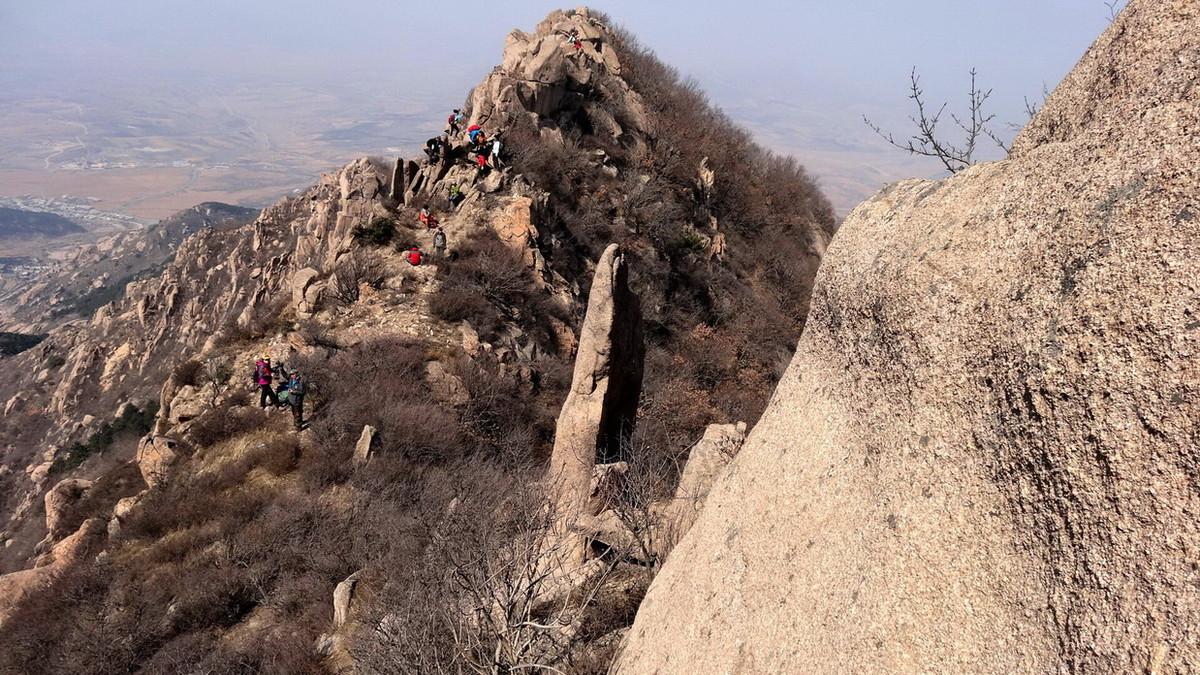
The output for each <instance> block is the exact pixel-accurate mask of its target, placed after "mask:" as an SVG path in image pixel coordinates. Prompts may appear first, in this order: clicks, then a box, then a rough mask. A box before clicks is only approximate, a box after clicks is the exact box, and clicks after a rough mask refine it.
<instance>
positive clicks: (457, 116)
mask: <svg viewBox="0 0 1200 675" xmlns="http://www.w3.org/2000/svg"><path fill="white" fill-rule="evenodd" d="M465 117H466V116H465V115H463V113H462V111H461V110H459V109H458V108H455V109H454V112H452V113H450V117H448V118H446V124H447V125H448V126H449V128H450V135H451V136H456V135H458V128H459V125H461V124H462V123H463V119H465Z"/></svg>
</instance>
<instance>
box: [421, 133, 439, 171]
mask: <svg viewBox="0 0 1200 675" xmlns="http://www.w3.org/2000/svg"><path fill="white" fill-rule="evenodd" d="M425 154H426V155H427V156H428V157H429V163H430V164H437V163H438V161H439V160H440V159H441V158H442V139H441V138H440V137H438V136H434V137H433V138H431V139H429V140H427V141H425Z"/></svg>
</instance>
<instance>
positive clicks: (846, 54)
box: [0, 0, 1108, 214]
mask: <svg viewBox="0 0 1200 675" xmlns="http://www.w3.org/2000/svg"><path fill="white" fill-rule="evenodd" d="M902 4H903V5H906V6H901V5H902ZM914 4H917V3H894V2H883V1H882V0H872V1H870V2H859V3H855V5H854V6H834V5H831V4H829V3H818V2H793V3H782V2H762V3H756V4H755V6H754V7H752V8H750V7H748V6H747V5H745V4H729V3H716V2H699V3H696V2H691V3H687V4H684V3H655V4H653V5H649V4H646V3H635V2H630V1H628V0H613V1H611V2H605V3H601V4H598V5H595V7H596V8H597V9H600V10H601V11H604V12H606V13H607V14H609V15H610V17H612V19H613V20H614V21H615V22H616V23H618V24H620V25H622V26H625V27H626V28H628V29H629V30H630V31H632V32H633V33H634V34H635V35H637V36H638V38H639V39H640V41H641V42H642V43H643V44H644V45H646V46H648V47H650V48H651V49H653V50H654V51H656V52H657V53H658V55H659V56H660V57H661V58H662V59H663V60H664V61H665V62H667V63H669V64H671V65H673V66H675V67H676V68H678V69H679V70H680V72H681V73H683V74H684V75H686V76H690V77H693V78H695V79H696V80H697V81H698V82H699V83H700V85H701V86H702V87H703V88H704V90H705V91H707V92H708V93H709V95H710V97H711V99H712V100H713V102H714V103H716V104H717V105H719V106H720V107H722V108H723V109H725V110H726V112H728V113H729V115H730V116H731V117H732V118H733V119H734V120H735V121H737V122H738V123H740V124H742V125H744V126H746V127H747V128H748V129H750V130H751V131H752V132H753V133H754V135H755V137H756V138H757V139H758V140H759V141H760V142H762V143H763V144H764V145H767V146H769V147H770V148H772V149H774V150H776V151H778V152H781V153H784V154H791V155H794V156H796V157H797V158H798V159H799V160H800V161H801V162H802V163H803V164H804V165H805V166H807V167H808V169H809V170H810V172H811V173H813V174H814V175H816V176H817V178H818V180H819V181H820V183H821V184H822V186H823V188H825V190H826V191H827V193H828V194H829V195H830V197H831V198H832V199H833V200H834V203H835V205H836V207H837V209H838V211H839V212H841V213H844V212H845V211H847V210H848V209H849V208H850V207H852V206H853V205H854V204H855V203H857V201H859V200H861V199H862V198H864V197H866V196H867V195H869V194H870V193H871V192H873V191H874V190H876V189H878V188H879V187H882V186H883V185H884V184H885V183H887V182H890V181H892V180H896V179H899V178H903V177H908V176H936V175H940V171H939V169H940V167H939V165H938V163H937V162H936V161H932V160H927V159H921V158H911V157H908V156H906V155H905V154H904V153H902V152H900V151H898V150H895V149H893V148H890V147H888V146H887V145H886V144H885V143H884V142H883V141H882V140H880V139H878V138H877V137H875V136H874V134H873V133H872V132H871V130H870V129H868V128H867V127H866V126H865V125H864V124H863V123H862V121H861V118H862V116H863V115H868V116H870V117H871V118H873V119H875V120H877V121H878V122H879V123H880V124H882V125H884V127H885V128H888V129H891V130H894V131H895V132H896V133H897V135H903V134H905V133H907V131H908V129H907V126H906V124H907V122H906V116H907V115H908V113H909V111H908V103H909V102H908V100H907V98H906V96H907V78H908V73H909V70H910V69H911V68H912V67H913V66H916V67H917V68H918V69H919V71H920V73H921V75H922V82H923V84H924V86H925V88H926V91H927V92H928V95H929V97H930V99H931V100H932V101H935V102H939V103H940V102H941V101H943V100H947V101H949V102H950V105H951V108H955V107H961V106H960V104H961V102H962V100H963V99H964V98H965V94H966V87H967V83H968V76H967V72H968V70H969V69H970V68H971V67H976V68H977V69H978V71H979V78H980V82H981V83H982V85H983V86H984V87H986V88H992V89H993V90H994V93H993V95H992V99H991V101H990V103H991V104H992V107H991V110H992V112H994V113H996V115H997V119H996V121H997V127H998V128H999V129H1000V130H1001V131H1003V132H1005V133H1006V134H1007V135H1009V136H1011V135H1012V133H1013V131H1012V130H1010V129H1009V128H1008V127H1006V126H1005V123H1012V124H1020V123H1023V121H1024V118H1025V114H1024V99H1025V98H1026V97H1028V98H1030V99H1032V100H1035V101H1040V99H1041V92H1042V88H1043V84H1044V85H1045V86H1046V87H1048V88H1051V89H1052V88H1053V87H1054V86H1055V85H1056V84H1057V82H1058V81H1059V79H1060V78H1061V77H1062V76H1063V75H1064V74H1065V73H1066V72H1067V71H1068V70H1069V69H1070V68H1071V66H1073V65H1074V63H1075V62H1076V61H1077V60H1078V58H1079V57H1080V56H1081V55H1082V54H1083V52H1084V51H1085V50H1086V48H1087V46H1088V45H1089V44H1090V43H1091V42H1092V40H1094V39H1095V37H1096V35H1098V34H1099V33H1100V32H1101V31H1102V30H1103V28H1104V27H1105V25H1106V24H1107V22H1108V16H1107V13H1108V9H1107V8H1106V7H1105V6H1104V3H1103V2H1101V1H1100V0H1095V1H1094V2H1093V1H1091V0H1074V1H1069V2H1068V1H1065V0H1053V1H1037V2H1035V1H1033V0H1022V1H1019V2H1010V3H995V4H987V5H983V4H979V5H976V4H975V3H961V2H950V1H949V0H928V1H924V2H921V3H919V6H916V7H914V6H913V5H914ZM557 6H558V5H556V4H554V3H547V2H531V1H527V0H521V1H518V2H511V3H506V4H505V5H503V6H494V5H490V4H485V3H482V2H478V1H474V0H473V1H470V2H465V3H460V4H459V5H456V11H455V13H454V14H453V15H446V14H445V12H444V10H441V9H439V8H437V7H431V6H428V5H426V4H424V3H407V2H405V3H388V2H383V1H382V0H369V1H360V2H354V3H350V4H348V5H345V6H340V7H337V8H336V9H334V8H332V7H331V6H329V5H328V4H325V3H316V2H309V1H302V2H289V3H283V2H279V1H278V0H267V1H264V2H258V3H254V4H253V5H247V4H245V3H235V2H232V1H230V0H216V1H214V2H208V3H203V5H201V4H199V3H175V2H167V3H161V2H150V1H149V0H129V1H127V2H122V3H120V4H119V5H117V4H106V5H103V6H100V5H95V4H93V3H87V2H84V1H82V0H68V1H66V2H61V3H57V4H55V5H52V6H51V5H24V4H18V3H11V2H6V3H3V4H0V25H2V26H4V27H5V28H6V29H7V30H6V31H5V33H6V38H5V40H4V41H3V42H2V43H0V63H3V64H4V65H3V66H0V85H3V90H4V93H0V128H2V129H4V130H5V132H6V133H7V135H8V136H10V138H14V139H16V140H14V142H16V141H19V140H21V139H26V138H28V139H29V140H28V141H27V145H28V146H29V148H30V149H29V157H27V158H25V160H22V159H21V157H20V155H21V153H20V152H15V151H13V150H12V149H9V148H6V149H5V150H6V151H5V152H3V153H0V196H13V194H26V193H33V191H36V190H37V189H39V187H40V189H41V190H42V191H43V192H44V193H45V194H57V193H58V192H59V191H62V190H64V189H67V188H69V187H70V186H71V184H72V181H68V180H64V177H63V176H62V175H61V171H59V172H58V173H57V174H56V173H55V172H56V167H55V166H54V161H52V160H51V159H50V157H47V158H46V161H45V169H44V173H39V169H38V167H37V166H36V164H37V163H38V161H40V160H38V157H40V156H41V155H48V156H53V157H56V158H58V157H61V154H60V153H62V152H69V151H76V152H77V151H80V150H81V149H83V148H84V146H86V145H87V144H88V143H93V142H94V141H95V140H96V139H97V137H98V136H97V134H101V133H105V131H104V129H108V128H111V126H109V127H102V128H100V129H92V130H87V131H88V132H89V133H92V134H93V135H92V136H90V137H86V138H83V139H82V140H80V139H79V138H77V137H75V134H76V132H75V131H72V130H71V127H70V126H69V125H75V126H84V125H82V124H80V122H81V121H83V122H84V123H86V122H87V120H86V119H83V116H85V114H100V113H103V114H104V115H107V116H108V117H110V118H113V119H119V118H120V116H121V115H122V114H124V113H125V111H128V110H130V109H135V110H140V112H142V113H144V115H143V116H149V117H154V118H161V119H165V120H167V121H170V122H172V123H174V122H176V121H177V117H179V116H185V117H186V116H188V110H190V109H191V108H194V107H195V108H198V107H201V106H203V105H205V101H206V100H208V99H209V98H214V97H215V98H216V99H219V106H220V107H223V108H224V110H225V111H226V112H227V113H228V117H229V118H230V119H235V118H236V124H235V125H232V127H237V128H251V129H252V130H253V133H254V134H257V135H259V136H261V146H262V147H261V148H260V149H258V150H257V151H258V152H260V153H261V157H260V158H261V160H262V161H263V162H264V163H268V162H272V161H275V160H276V159H277V157H276V156H275V155H279V156H286V157H290V158H291V159H292V160H293V161H291V163H290V164H287V168H286V169H280V168H279V167H278V166H272V167H271V169H270V171H271V173H270V175H271V177H272V178H273V180H264V181H263V183H262V185H261V189H259V190H257V191H254V190H243V191H240V192H239V191H234V192H233V194H234V196H236V197H237V198H238V199H240V200H242V201H243V202H247V203H249V202H251V201H262V200H269V198H270V195H272V194H274V192H272V191H273V190H274V191H275V192H277V191H278V190H279V189H280V186H282V185H285V184H290V181H294V180H298V179H299V178H300V177H301V176H303V175H305V173H306V172H308V171H310V170H312V169H311V167H316V166H318V165H321V164H322V163H329V165H330V166H333V165H336V164H337V163H338V162H339V158H340V160H344V161H348V160H349V159H351V158H352V157H353V156H354V155H355V154H361V153H362V152H378V153H381V154H382V153H385V152H388V151H389V150H390V151H396V150H398V149H401V148H411V147H412V145H413V144H414V142H416V140H415V139H419V138H420V137H422V136H423V135H425V134H428V133H431V132H433V131H436V129H437V127H438V126H439V124H440V121H441V120H442V119H443V114H442V113H443V111H444V110H445V109H447V108H449V107H453V106H456V105H458V104H459V103H461V102H462V101H463V99H464V97H465V96H466V95H467V93H468V92H469V90H470V88H471V87H473V86H474V85H475V84H476V83H478V82H479V81H480V80H481V79H482V78H483V77H484V75H486V73H487V72H488V71H489V70H490V69H491V68H492V67H493V66H494V65H495V64H496V63H498V62H499V60H500V56H501V52H502V50H503V46H504V38H505V36H506V35H507V34H508V32H509V31H510V30H512V29H514V28H518V29H523V30H530V29H532V28H533V26H534V25H535V24H536V23H537V22H538V21H539V20H540V19H541V18H542V17H543V16H544V15H545V14H546V13H547V12H548V11H550V10H552V9H554V8H555V7H557ZM468 25H469V26H471V27H470V28H466V27H465V26H468ZM440 36H447V37H446V38H442V37H440ZM272 92H275V93H272ZM143 98H144V99H145V101H147V103H145V104H144V105H141V104H139V101H140V100H142V99H143ZM318 99H320V100H318ZM42 100H45V101H51V100H52V101H53V105H50V104H46V106H45V110H44V111H35V112H34V113H31V112H30V111H29V109H28V108H29V106H30V104H31V102H32V101H42ZM193 100H194V101H196V103H192V102H191V101H193ZM162 101H168V102H170V101H179V102H181V103H182V102H184V101H187V103H186V106H185V107H184V109H183V110H171V109H170V108H169V106H168V107H166V108H163V110H166V112H163V111H160V110H158V109H157V108H156V106H159V105H161V102H162ZM273 104H275V105H273ZM213 105H214V106H215V105H217V104H216V103H214V104H213ZM71 106H74V108H77V111H74V112H69V113H64V112H63V111H64V110H68V111H70V110H72V108H71ZM105 107H107V108H109V110H100V109H101V108H105ZM18 112H19V115H20V116H18ZM76 114H77V115H79V116H80V119H75V118H74V117H72V116H73V115H76ZM63 115H66V117H63ZM223 115H225V113H221V114H216V113H213V114H212V115H210V116H209V117H205V116H204V115H197V116H196V119H195V120H191V122H192V128H190V129H189V130H188V135H189V138H193V139H200V138H202V137H205V136H206V135H208V136H218V137H219V136H220V135H221V134H222V133H223V129H224V128H223V126H222V125H225V124H230V122H229V121H228V120H225V119H223V118H222V116H223ZM55 124H58V125H60V126H58V127H56V126H54V125H55ZM366 124H369V125H371V127H370V133H366V132H364V133H361V134H359V135H358V136H357V137H355V138H354V139H353V140H350V139H349V137H350V134H348V133H346V134H342V133H341V130H345V129H348V128H352V129H360V128H362V127H363V125H366ZM39 125H41V128H32V129H29V131H30V132H32V133H29V134H26V132H25V131H21V130H24V129H27V128H28V127H31V126H32V127H38V126H39ZM232 127H231V128H232ZM256 127H257V128H256ZM85 130H86V129H85ZM173 133H174V132H173ZM293 133H294V135H295V136H296V139H301V140H303V141H304V142H305V143H307V142H308V140H309V139H312V138H319V139H321V140H322V141H326V142H327V143H326V144H325V145H323V146H321V147H320V148H319V149H311V148H308V147H307V146H306V147H305V151H304V152H303V153H300V152H298V151H297V150H295V148H294V147H293V145H292V144H291V143H292V142H293V141H290V140H289V136H290V135H292V134H293ZM356 133H357V132H356ZM339 134H341V135H339ZM72 138H74V141H71V140H70V139H72ZM105 140H107V138H105ZM198 142H199V141H197V143H198ZM295 142H296V143H299V142H300V140H296V141H295ZM183 145H185V146H186V144H183ZM376 146H383V147H376ZM64 148H65V150H64ZM239 150H240V152H241V153H242V154H241V156H242V158H243V160H244V159H246V158H254V157H256V155H255V154H254V153H255V151H256V149H255V148H254V147H240V148H239ZM159 151H160V152H161V153H165V154H163V157H170V158H174V159H175V160H176V161H175V163H176V164H180V165H182V164H183V163H190V164H189V165H190V166H192V167H200V169H204V168H205V165H206V163H208V164H219V163H220V162H219V160H217V159H213V158H212V157H210V156H208V155H203V153H199V152H197V151H194V150H188V149H187V148H186V147H185V148H184V149H181V148H179V147H174V146H172V147H170V148H167V147H164V148H160V149H159ZM342 152H344V153H345V155H344V156H342V155H341V153H342ZM172 153H174V154H172ZM273 153H274V154H273ZM301 154H303V155H304V157H303V161H301V160H300V159H297V158H298V157H299V156H300V155H301ZM22 161H24V162H25V163H24V164H21V162H22ZM18 165H19V166H18ZM17 169H20V172H19V173H14V171H16V170H17ZM119 170H121V171H123V170H124V169H119ZM244 173H245V172H244V171H243V174H244ZM114 175H121V174H119V173H117V174H114ZM246 176H248V177H243V176H242V175H239V176H238V177H236V178H234V177H229V178H228V179H227V180H226V182H227V183H231V184H232V183H235V182H237V183H240V182H245V181H247V180H249V181H250V182H251V183H253V182H254V181H253V178H254V177H253V176H251V175H250V174H246ZM193 178H194V176H193ZM312 178H315V175H314V176H312ZM114 180H116V179H115V178H114ZM191 184H192V183H190V182H189V183H188V185H191ZM104 185H107V183H105V184H104ZM104 185H101V186H100V187H93V186H91V185H90V184H89V186H88V187H87V188H86V189H87V190H91V191H96V190H103V189H105V187H104ZM202 187H203V188H204V189H205V190H207V189H209V186H208V185H207V184H203V185H202ZM227 187H229V189H231V190H232V187H234V186H232V185H230V186H227ZM236 187H243V186H242V185H240V184H239V185H237V186H236ZM156 189H158V190H160V192H158V193H156V197H155V200H152V201H153V204H154V205H155V206H153V208H151V207H150V206H147V207H146V209H145V211H144V212H145V213H146V214H149V213H157V211H156V209H158V208H159V207H158V206H157V205H158V204H159V203H160V202H161V204H162V207H161V208H162V209H166V208H167V206H168V205H169V204H173V201H172V200H176V201H177V200H178V199H183V196H182V195H181V194H180V192H179V187H178V186H176V185H164V186H161V187H159V188H156ZM213 189H216V188H213ZM222 189H224V188H222ZM186 194H188V195H191V193H190V192H188V193H186ZM197 194H200V193H197ZM86 196H92V197H100V198H104V197H106V195H98V194H89V195H86ZM126 197H128V195H127V196H126ZM143 202H145V200H141V201H139V200H134V199H133V198H132V197H128V198H127V199H125V201H121V200H114V201H113V205H114V208H120V207H122V205H126V204H131V203H132V204H134V205H135V207H136V206H137V205H138V204H141V205H143V206H145V204H143Z"/></svg>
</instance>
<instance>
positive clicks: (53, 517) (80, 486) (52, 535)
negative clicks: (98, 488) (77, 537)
mask: <svg viewBox="0 0 1200 675" xmlns="http://www.w3.org/2000/svg"><path fill="white" fill-rule="evenodd" d="M90 489H92V481H90V480H83V479H82V478H65V479H63V480H61V481H59V482H58V483H57V484H55V486H54V487H52V488H50V489H49V490H48V491H46V497H45V504H46V532H47V534H46V538H47V539H48V540H51V541H53V540H56V539H59V538H61V537H62V536H63V535H65V534H67V532H64V531H63V524H64V522H65V520H66V518H65V516H66V515H67V511H68V510H69V509H70V508H71V507H72V506H73V505H74V504H75V503H76V502H78V501H79V500H80V499H83V497H84V495H86V494H87V492H88V490H90Z"/></svg>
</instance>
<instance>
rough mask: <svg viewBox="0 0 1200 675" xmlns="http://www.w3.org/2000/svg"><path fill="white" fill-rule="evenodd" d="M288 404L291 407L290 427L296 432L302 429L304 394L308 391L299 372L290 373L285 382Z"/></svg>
mask: <svg viewBox="0 0 1200 675" xmlns="http://www.w3.org/2000/svg"><path fill="white" fill-rule="evenodd" d="M286 386H287V393H288V401H287V402H288V404H289V405H291V407H292V426H293V427H295V429H296V431H300V430H301V429H303V428H304V394H305V392H306V391H307V390H308V387H307V385H306V384H305V382H304V378H303V377H301V375H300V373H299V371H295V370H293V371H292V374H291V376H289V377H288V381H287V385H286Z"/></svg>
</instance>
